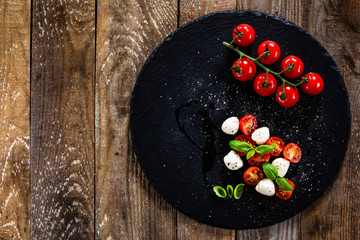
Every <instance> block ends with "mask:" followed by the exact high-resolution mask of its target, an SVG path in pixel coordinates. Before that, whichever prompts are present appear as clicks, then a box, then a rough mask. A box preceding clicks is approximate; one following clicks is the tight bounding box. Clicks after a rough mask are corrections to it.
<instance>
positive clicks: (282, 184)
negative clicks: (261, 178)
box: [275, 177, 294, 191]
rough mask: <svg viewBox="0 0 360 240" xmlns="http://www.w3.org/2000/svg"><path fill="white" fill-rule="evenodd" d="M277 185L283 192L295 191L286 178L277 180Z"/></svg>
mask: <svg viewBox="0 0 360 240" xmlns="http://www.w3.org/2000/svg"><path fill="white" fill-rule="evenodd" d="M275 182H276V185H278V187H279V189H281V190H283V191H293V190H294V189H293V188H292V186H291V185H290V183H289V182H288V180H286V178H284V177H281V178H277V179H276V180H275Z"/></svg>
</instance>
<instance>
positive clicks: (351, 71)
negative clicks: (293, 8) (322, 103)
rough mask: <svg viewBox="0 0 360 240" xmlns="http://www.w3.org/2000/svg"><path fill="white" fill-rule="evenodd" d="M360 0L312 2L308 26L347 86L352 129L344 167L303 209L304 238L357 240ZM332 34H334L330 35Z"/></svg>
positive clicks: (359, 147) (359, 123) (359, 176)
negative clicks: (312, 201) (308, 206)
mask: <svg viewBox="0 0 360 240" xmlns="http://www.w3.org/2000/svg"><path fill="white" fill-rule="evenodd" d="M359 8H360V2H359V1H335V0H334V1H325V0H324V1H311V2H310V4H309V8H308V9H309V13H308V14H307V17H308V23H309V28H308V31H309V32H310V33H311V34H312V35H313V36H314V37H315V38H317V40H319V41H320V42H321V43H322V44H323V45H324V47H325V48H326V49H327V50H328V52H329V53H330V55H331V56H332V57H333V58H334V60H335V62H336V63H337V65H338V67H339V69H340V72H341V74H342V76H343V77H344V80H345V84H346V87H347V90H348V94H349V99H350V103H351V104H350V109H351V114H352V134H351V137H350V142H349V148H348V152H347V155H346V158H345V160H344V164H343V167H342V169H341V171H340V173H339V175H338V177H337V179H336V180H335V182H334V183H333V185H332V186H331V188H330V189H329V190H328V191H327V192H326V193H325V195H324V196H323V197H322V198H321V199H319V200H318V201H316V202H315V204H313V205H312V206H311V207H310V208H308V209H307V210H305V211H304V212H303V214H302V221H301V235H302V238H303V239H360V230H359V226H360V212H359V208H358V206H359V204H358V199H359V196H360V189H359V188H358V187H357V184H358V183H359V181H360V173H359V169H358V168H359V165H360V134H359V132H360V131H359V130H360V97H359V92H360V87H359V77H360V32H359V29H360V21H359V11H357V14H353V13H354V11H355V10H356V9H357V10H359ZM334 36H335V37H334Z"/></svg>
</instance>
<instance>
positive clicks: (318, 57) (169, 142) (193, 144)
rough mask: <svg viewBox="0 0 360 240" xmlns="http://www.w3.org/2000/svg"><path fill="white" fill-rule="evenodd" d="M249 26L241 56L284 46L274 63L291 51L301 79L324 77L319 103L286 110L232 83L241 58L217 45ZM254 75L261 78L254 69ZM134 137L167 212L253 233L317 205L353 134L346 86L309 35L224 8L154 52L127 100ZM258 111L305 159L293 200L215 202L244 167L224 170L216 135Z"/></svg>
mask: <svg viewBox="0 0 360 240" xmlns="http://www.w3.org/2000/svg"><path fill="white" fill-rule="evenodd" d="M240 23H248V24H250V25H252V26H253V27H254V29H255V31H256V40H255V42H254V43H253V44H252V45H251V46H250V47H248V48H243V50H244V51H245V52H246V53H248V54H250V55H251V56H255V54H256V48H257V46H258V44H260V43H261V42H262V41H264V40H268V39H271V40H274V41H276V42H277V43H278V44H279V46H280V47H281V49H282V55H281V58H280V61H279V63H278V64H275V65H274V66H272V67H271V68H272V69H274V70H279V64H280V62H281V60H282V59H283V58H284V57H285V56H287V55H290V54H293V55H297V56H298V57H300V58H301V59H302V60H303V62H304V66H305V71H304V74H305V73H306V72H310V71H313V72H317V73H318V74H320V75H321V76H322V77H323V79H324V80H325V88H324V90H323V92H322V93H321V94H320V95H318V96H315V97H311V96H307V95H305V94H302V93H300V101H299V102H298V103H297V104H296V105H295V106H294V107H292V108H289V109H287V108H283V107H281V106H280V105H278V104H277V102H276V101H275V99H274V97H270V98H263V97H260V96H258V95H257V94H256V93H255V92H254V90H253V89H252V82H245V83H244V82H238V81H236V80H235V79H234V78H233V76H232V74H231V72H230V71H229V68H230V67H231V65H232V63H233V62H234V61H235V59H236V58H237V55H236V54H235V53H234V52H233V51H231V50H230V49H228V48H226V47H225V46H223V45H222V41H227V42H230V41H231V32H232V29H233V28H234V26H236V25H238V24H240ZM258 72H261V71H260V70H258ZM130 114H131V123H130V124H131V134H132V140H133V145H134V150H135V153H136V155H137V159H138V161H139V162H140V165H141V167H142V169H143V171H144V172H145V174H146V176H147V177H148V179H149V181H150V182H151V184H152V185H153V186H154V188H155V189H156V190H157V191H158V192H159V194H160V195H161V196H163V197H164V198H165V199H166V200H167V201H168V202H169V203H170V204H171V205H172V206H174V207H175V208H176V209H177V210H179V211H180V212H182V213H184V214H186V215H188V216H189V217H191V218H193V219H196V220H198V221H201V222H203V223H207V224H209V225H213V226H217V227H223V228H230V229H249V228H258V227H264V226H268V225H271V224H274V223H278V222H281V221H283V220H285V219H288V218H290V217H292V216H294V215H296V214H297V213H299V212H300V211H302V210H303V209H304V208H306V207H307V206H309V205H310V204H311V203H312V202H313V201H315V200H316V199H317V198H319V197H320V196H321V195H322V194H323V192H324V191H325V190H326V189H327V188H328V187H329V185H330V184H331V183H332V181H333V180H334V178H335V177H336V174H337V173H338V171H339V169H340V168H341V165H342V162H343V159H344V156H345V153H346V149H347V144H348V139H349V133H350V111H349V100H348V95H347V91H346V88H345V86H344V82H343V79H342V77H341V75H340V73H339V70H338V68H337V66H336V65H335V63H334V61H333V59H332V58H331V57H330V56H329V54H328V52H327V51H326V50H325V49H324V48H323V47H322V46H321V45H320V44H319V43H318V42H317V41H316V40H315V39H314V38H313V37H312V36H310V35H309V34H308V33H306V32H305V31H304V30H302V29H301V28H300V27H298V26H296V25H294V24H293V23H291V22H288V21H287V20H284V19H282V18H279V17H276V16H274V15H269V14H266V13H261V12H255V11H226V12H218V13H214V14H210V15H207V16H204V17H201V18H198V19H196V20H194V21H192V22H190V23H189V24H186V25H185V26H183V27H181V28H179V29H178V30H176V31H175V32H174V33H172V34H171V35H170V36H169V37H167V38H166V39H165V40H164V41H163V42H162V43H161V44H160V45H159V47H158V48H157V49H156V50H155V51H154V52H153V53H152V55H151V56H150V57H149V59H148V61H147V62H146V64H145V65H144V67H143V69H142V71H141V73H140V74H139V76H138V80H137V82H136V85H135V88H134V92H133V97H132V101H131V113H130ZM246 114H254V115H255V116H256V117H257V119H258V121H259V126H267V127H269V128H270V132H271V135H272V136H278V137H281V138H282V139H283V140H284V141H285V143H290V142H294V143H297V144H298V145H299V146H300V147H301V148H302V151H303V157H302V160H301V161H300V162H299V163H297V164H292V165H291V166H290V169H289V171H288V173H287V175H286V177H288V178H290V179H292V180H293V181H294V183H295V185H296V186H295V190H294V193H293V197H292V198H291V199H290V200H287V201H284V200H280V199H279V198H277V197H276V196H274V197H266V196H263V195H261V194H259V193H257V192H256V191H255V190H254V187H251V186H245V190H244V194H243V196H242V198H241V199H240V200H233V199H225V200H223V199H220V198H218V197H216V196H215V194H214V193H213V191H212V186H214V185H221V186H224V187H225V186H226V185H227V184H231V185H234V186H235V185H236V184H238V183H242V182H243V179H242V174H243V172H244V171H245V170H246V168H247V166H248V165H247V163H246V165H245V166H244V167H243V168H242V169H240V170H238V171H235V172H234V171H230V170H227V168H226V167H225V165H224V163H223V157H224V155H225V154H227V153H228V152H229V150H230V149H229V146H228V141H229V140H230V139H232V137H229V136H226V135H225V134H223V133H221V131H220V130H219V129H220V127H221V123H222V122H223V121H224V120H225V119H226V118H228V117H230V116H238V117H239V118H240V117H242V116H244V115H246Z"/></svg>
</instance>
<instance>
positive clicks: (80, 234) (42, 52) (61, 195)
mask: <svg viewBox="0 0 360 240" xmlns="http://www.w3.org/2000/svg"><path fill="white" fill-rule="evenodd" d="M32 18H33V32H32V64H31V67H32V78H31V81H32V83H31V91H32V95H31V96H32V98H31V195H32V209H31V210H32V221H31V227H32V239H93V238H94V155H95V153H94V150H95V141H94V122H95V120H94V108H95V107H94V92H95V86H94V80H95V1H75V0H73V1H71V0H62V1H33V16H32Z"/></svg>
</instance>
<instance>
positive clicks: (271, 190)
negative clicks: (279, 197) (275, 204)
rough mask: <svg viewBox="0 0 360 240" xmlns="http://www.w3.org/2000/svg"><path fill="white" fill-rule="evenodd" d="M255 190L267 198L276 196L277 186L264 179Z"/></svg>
mask: <svg viewBox="0 0 360 240" xmlns="http://www.w3.org/2000/svg"><path fill="white" fill-rule="evenodd" d="M255 190H256V191H257V192H259V193H261V194H263V195H266V196H273V195H274V194H275V184H274V182H273V181H271V180H270V179H269V178H264V179H263V180H261V181H260V182H259V183H258V184H257V185H256V187H255Z"/></svg>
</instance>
